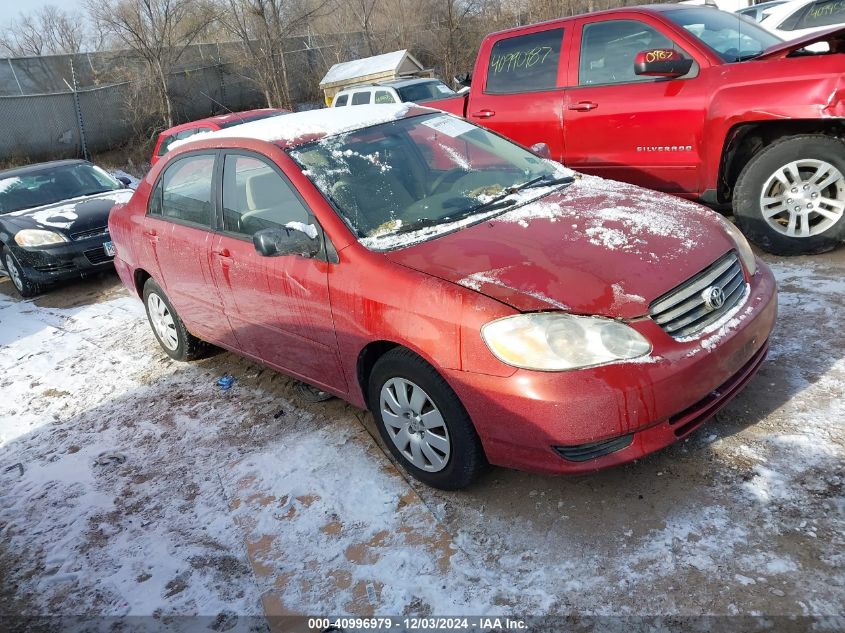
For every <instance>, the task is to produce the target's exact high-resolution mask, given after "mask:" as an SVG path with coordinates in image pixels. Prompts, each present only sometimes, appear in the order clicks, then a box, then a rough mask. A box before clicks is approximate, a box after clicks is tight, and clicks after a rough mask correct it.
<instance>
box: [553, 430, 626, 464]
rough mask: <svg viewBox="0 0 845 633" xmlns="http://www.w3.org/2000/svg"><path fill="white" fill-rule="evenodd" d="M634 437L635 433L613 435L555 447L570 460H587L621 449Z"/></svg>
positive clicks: (558, 452)
mask: <svg viewBox="0 0 845 633" xmlns="http://www.w3.org/2000/svg"><path fill="white" fill-rule="evenodd" d="M633 439H634V436H633V435H622V436H621V437H612V438H610V439H609V440H601V441H599V442H590V443H588V444H578V445H577V446H555V447H554V449H555V451H557V454H558V455H560V456H561V457H563V458H564V459H567V460H569V461H570V462H586V461H587V460H590V459H595V458H597V457H602V456H603V455H608V454H610V453H615V452H616V451H621V450H622V449H623V448H625V447H626V446H628V445H629V444H630V443H631V440H633Z"/></svg>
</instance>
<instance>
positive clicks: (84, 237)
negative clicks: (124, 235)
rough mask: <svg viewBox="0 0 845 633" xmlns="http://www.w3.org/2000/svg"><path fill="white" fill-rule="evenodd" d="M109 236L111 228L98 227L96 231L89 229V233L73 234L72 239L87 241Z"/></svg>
mask: <svg viewBox="0 0 845 633" xmlns="http://www.w3.org/2000/svg"><path fill="white" fill-rule="evenodd" d="M108 234H109V227H107V226H98V227H97V228H95V229H89V230H87V231H79V232H78V233H71V234H70V239H72V240H87V239H88V238H89V237H98V236H100V235H108Z"/></svg>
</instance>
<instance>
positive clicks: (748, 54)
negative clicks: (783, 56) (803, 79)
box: [664, 9, 783, 62]
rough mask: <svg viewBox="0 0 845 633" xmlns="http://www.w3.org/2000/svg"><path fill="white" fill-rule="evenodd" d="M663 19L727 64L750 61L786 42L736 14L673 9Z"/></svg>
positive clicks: (706, 10)
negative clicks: (706, 47) (681, 28)
mask: <svg viewBox="0 0 845 633" xmlns="http://www.w3.org/2000/svg"><path fill="white" fill-rule="evenodd" d="M664 15H665V16H666V17H667V18H669V19H670V20H672V21H673V22H674V23H675V24H678V25H679V26H682V27H683V28H685V29H686V30H687V31H689V32H690V33H692V34H693V35H695V36H696V37H697V38H698V39H700V40H701V41H702V42H704V43H705V44H707V46H709V47H710V48H712V49H713V50H714V51H716V53H718V55H719V57H721V58H722V59H723V60H724V61H726V62H741V61H743V60H746V59H751V58H752V57H756V56H757V55H759V54H760V53H762V52H763V51H764V50H766V49H767V48H769V47H770V46H774V45H775V44H780V43H781V42H782V41H783V40H781V39H780V38H779V37H777V36H775V35H772V34H771V33H769V32H768V31H767V30H765V29H764V28H762V27H761V26H758V25H757V24H756V23H754V22H752V21H751V20H749V19H748V18H746V17H743V16H740V15H737V14H735V13H726V12H724V11H718V10H716V9H673V10H671V11H666V12H665V13H664Z"/></svg>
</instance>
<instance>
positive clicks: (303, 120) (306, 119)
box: [170, 103, 419, 150]
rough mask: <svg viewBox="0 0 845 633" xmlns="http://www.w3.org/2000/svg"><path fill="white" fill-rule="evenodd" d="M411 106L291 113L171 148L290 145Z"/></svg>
mask: <svg viewBox="0 0 845 633" xmlns="http://www.w3.org/2000/svg"><path fill="white" fill-rule="evenodd" d="M411 107H415V108H419V106H416V105H414V104H403V103H399V104H381V105H360V106H355V107H354V108H321V109H319V110H307V111H305V112H294V113H291V114H286V115H285V116H282V117H270V118H269V119H261V120H259V121H252V122H250V123H242V124H241V125H237V126H235V127H231V128H226V129H223V130H217V131H215V132H202V133H200V134H194V135H193V136H191V137H190V138H187V139H184V140H182V141H176V142H174V143H173V144H172V145H171V146H170V149H171V150H173V149H176V148H177V147H181V146H182V145H184V144H185V143H192V142H194V141H202V140H207V139H216V138H251V139H256V140H259V141H268V142H270V143H278V142H280V141H284V142H288V143H290V142H292V141H295V140H297V139H300V138H303V137H306V136H315V135H316V136H332V135H334V134H340V133H342V132H350V131H352V130H358V129H361V128H365V127H369V126H371V125H378V124H379V123H388V122H390V121H395V120H396V119H401V118H402V117H404V116H405V114H407V113H408V110H410V109H411Z"/></svg>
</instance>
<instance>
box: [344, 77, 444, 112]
mask: <svg viewBox="0 0 845 633" xmlns="http://www.w3.org/2000/svg"><path fill="white" fill-rule="evenodd" d="M453 94H455V91H454V90H452V89H451V88H450V87H449V86H447V85H446V84H444V83H443V82H442V81H440V80H439V79H430V78H418V77H415V78H408V79H393V80H391V81H381V82H379V83H375V84H361V85H360V86H352V87H349V88H345V89H343V90H341V91H340V92H338V93H337V94H336V95H335V97H334V99H332V106H331V107H333V108H340V107H343V106H350V105H369V104H371V103H402V102H403V101H412V102H414V103H425V102H426V101H431V100H432V99H442V98H444V97H448V96H450V95H453Z"/></svg>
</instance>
